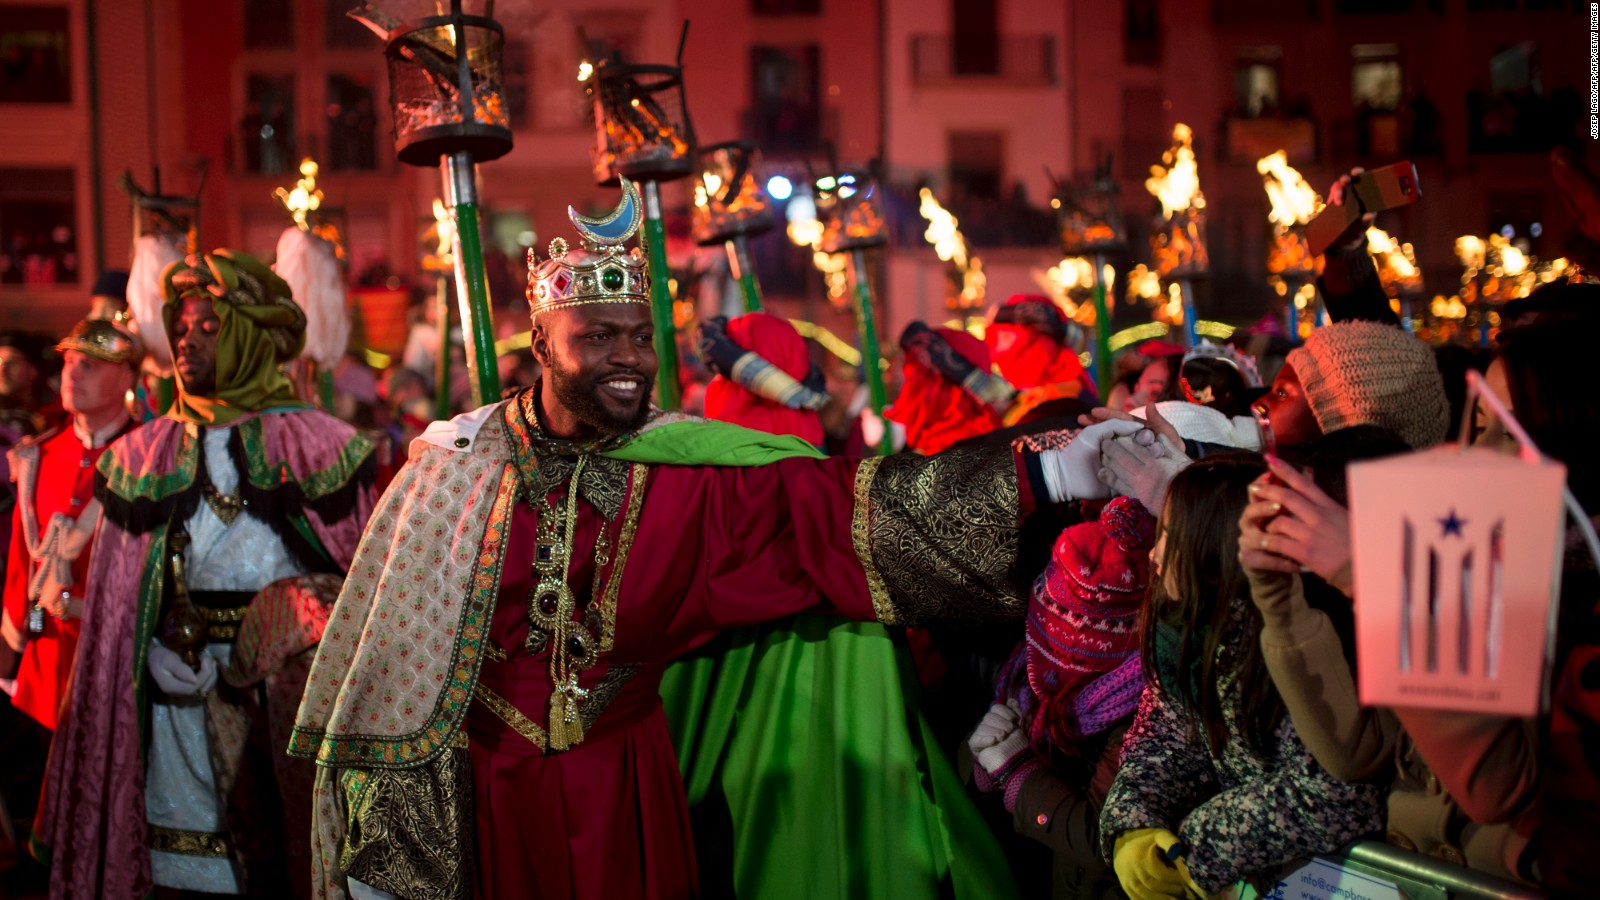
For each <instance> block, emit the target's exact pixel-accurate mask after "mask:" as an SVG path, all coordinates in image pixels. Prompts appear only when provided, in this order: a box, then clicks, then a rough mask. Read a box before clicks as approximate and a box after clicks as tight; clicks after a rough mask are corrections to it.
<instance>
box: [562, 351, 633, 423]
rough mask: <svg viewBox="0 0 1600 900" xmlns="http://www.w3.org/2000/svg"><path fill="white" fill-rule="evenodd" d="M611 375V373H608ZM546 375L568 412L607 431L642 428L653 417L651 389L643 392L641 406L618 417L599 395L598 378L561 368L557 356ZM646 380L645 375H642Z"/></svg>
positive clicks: (581, 420) (583, 421)
mask: <svg viewBox="0 0 1600 900" xmlns="http://www.w3.org/2000/svg"><path fill="white" fill-rule="evenodd" d="M608 374H610V373H608ZM544 377H546V378H548V379H550V388H551V390H554V391H555V394H556V400H558V401H560V403H561V405H562V406H564V407H566V409H567V411H568V412H570V413H572V414H573V415H575V416H577V417H578V421H580V422H582V423H584V424H585V425H588V426H589V427H591V428H594V429H596V430H598V431H601V432H604V433H606V434H616V433H620V432H627V431H634V430H636V429H638V428H640V427H642V426H643V425H644V423H645V421H646V420H647V419H648V418H649V417H650V392H649V391H648V390H646V391H643V392H642V393H641V396H640V397H639V408H638V409H636V410H634V411H633V412H632V413H629V414H627V415H623V416H618V415H616V414H615V413H613V412H612V411H611V410H610V409H608V408H606V405H605V404H604V403H602V402H601V401H600V398H599V397H598V396H596V395H597V394H598V392H599V390H600V384H599V381H598V380H597V379H585V378H583V377H582V376H580V375H578V373H576V372H573V371H571V370H568V369H564V368H562V367H561V363H560V362H558V361H557V360H556V359H555V358H552V359H551V360H550V365H548V366H546V367H545V371H544ZM640 381H641V383H647V382H644V379H643V377H642V376H641V378H640Z"/></svg>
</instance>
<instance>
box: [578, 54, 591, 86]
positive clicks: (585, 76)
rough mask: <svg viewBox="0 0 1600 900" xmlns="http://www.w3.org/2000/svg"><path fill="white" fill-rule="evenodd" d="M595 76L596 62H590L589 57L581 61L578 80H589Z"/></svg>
mask: <svg viewBox="0 0 1600 900" xmlns="http://www.w3.org/2000/svg"><path fill="white" fill-rule="evenodd" d="M593 77H594V63H592V62H589V61H588V60H587V59H586V60H584V61H583V62H581V63H578V80H579V81H588V80H589V79H590V78H593Z"/></svg>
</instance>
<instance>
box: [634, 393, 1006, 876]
mask: <svg viewBox="0 0 1600 900" xmlns="http://www.w3.org/2000/svg"><path fill="white" fill-rule="evenodd" d="M605 455H607V456H613V457H616V458H619V459H624V460H628V461H630V462H645V463H656V464H667V465H717V466H758V465H765V464H768V463H772V462H777V461H779V460H783V459H791V458H796V457H804V458H810V459H821V458H823V454H822V453H820V452H818V451H817V449H816V448H815V447H813V446H811V445H810V444H808V443H806V442H805V441H803V440H801V439H800V438H797V437H791V436H774V435H770V434H766V433H765V432H759V431H752V430H750V429H746V428H741V427H739V426H737V425H730V424H728V423H724V422H680V423H674V424H670V425H662V426H660V427H657V428H654V429H651V430H650V431H646V432H644V433H642V434H641V435H639V436H638V437H636V438H635V439H634V440H632V441H630V442H629V443H627V444H625V445H623V446H622V447H621V448H619V449H617V450H614V451H611V452H609V453H606V454H605ZM918 691H919V686H918V684H917V677H916V673H915V671H914V670H913V668H912V666H911V665H910V662H909V660H908V659H906V658H905V657H904V655H903V653H902V652H901V651H900V650H899V649H898V648H897V647H896V645H895V644H894V642H893V641H892V640H891V639H890V637H889V633H888V630H887V629H886V628H885V627H884V626H883V625H880V624H878V623H876V622H851V621H847V620H845V619H841V618H838V617H833V616H820V615H802V616H795V617H792V618H790V619H787V620H785V621H782V622H776V623H773V624H770V625H766V626H760V627H752V628H740V629H736V630H734V631H732V632H729V633H727V634H725V635H724V636H723V637H722V638H720V639H718V640H717V641H715V642H713V644H712V645H711V646H710V647H709V648H707V649H705V650H702V651H700V652H699V653H697V654H695V655H692V656H690V657H687V658H685V659H683V660H680V661H679V662H677V663H674V664H673V665H672V666H671V667H670V668H668V670H667V672H666V674H665V676H664V677H663V678H662V680H661V697H662V703H663V704H664V706H665V708H666V712H667V721H668V727H669V729H670V731H671V734H672V735H673V739H674V742H675V744H676V746H677V751H678V762H679V765H680V766H681V767H682V769H683V776H684V787H685V789H686V792H687V794H688V799H689V807H690V819H691V821H692V822H693V824H694V830H695V844H696V847H697V849H698V852H699V855H700V860H701V869H700V880H701V889H702V892H703V893H705V895H706V896H724V895H733V896H739V897H746V898H760V900H819V898H828V897H894V898H897V900H938V898H944V897H949V896H952V895H953V896H955V897H958V898H979V897H982V898H1010V897H1016V896H1017V890H1016V886H1015V882H1014V881H1013V879H1012V876H1011V873H1010V867H1009V865H1008V863H1007V861H1006V859H1005V857H1004V855H1003V854H1002V853H1001V851H1000V847H999V845H998V844H997V843H996V842H995V839H994V836H993V834H991V833H990V831H989V829H988V826H987V825H986V824H985V823H984V821H983V819H982V817H981V816H980V815H979V813H978V811H977V809H976V808H975V807H974V806H973V805H972V801H971V800H970V799H969V798H968V796H967V794H966V791H965V789H964V787H963V786H962V784H961V781H960V779H959V778H958V777H957V775H956V773H955V769H954V768H953V767H952V766H951V764H950V761H949V760H948V759H947V758H946V757H945V755H944V754H943V753H942V752H940V750H939V749H938V745H937V741H936V740H935V738H934V735H933V732H932V730H931V729H930V728H929V727H928V724H927V721H926V720H925V719H924V718H923V716H922V713H921V711H920V709H919V708H918V697H917V694H918Z"/></svg>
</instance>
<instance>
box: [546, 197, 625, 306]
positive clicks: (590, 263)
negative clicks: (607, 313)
mask: <svg viewBox="0 0 1600 900" xmlns="http://www.w3.org/2000/svg"><path fill="white" fill-rule="evenodd" d="M567 217H568V218H570V219H571V220H572V224H573V227H575V228H577V229H578V234H580V235H582V236H583V249H581V250H571V249H569V248H568V247H567V242H566V241H565V240H563V239H562V238H556V239H555V240H553V241H551V242H550V258H549V259H547V260H545V261H544V262H542V263H541V262H539V258H538V256H537V255H536V254H535V253H534V252H533V251H532V250H529V251H528V305H529V306H530V307H532V309H533V311H534V312H540V311H541V310H547V309H561V308H563V307H567V306H581V305H584V304H588V303H644V304H648V303H649V302H650V274H649V270H648V268H647V267H646V265H645V256H644V254H643V253H641V252H639V248H637V247H634V248H632V249H624V247H623V245H624V244H625V243H627V241H628V239H629V238H631V237H633V235H634V233H635V232H637V231H638V230H639V223H640V222H641V221H643V219H644V204H643V202H641V201H640V199H639V189H638V188H637V187H635V186H634V184H633V182H631V181H629V180H628V179H626V178H623V179H622V201H621V202H620V203H618V204H617V208H616V209H614V210H612V211H611V213H610V215H606V216H602V217H600V218H592V217H590V216H584V215H579V214H578V211H577V210H576V209H573V208H572V207H570V206H569V207H567Z"/></svg>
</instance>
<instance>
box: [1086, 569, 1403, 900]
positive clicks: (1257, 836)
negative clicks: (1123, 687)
mask: <svg viewBox="0 0 1600 900" xmlns="http://www.w3.org/2000/svg"><path fill="white" fill-rule="evenodd" d="M1249 602H1250V601H1249V600H1246V599H1237V600H1235V601H1234V608H1233V611H1232V615H1231V616H1230V617H1229V620H1228V626H1227V633H1226V634H1225V636H1224V640H1223V641H1222V642H1221V648H1220V649H1219V650H1218V656H1219V661H1220V662H1221V663H1222V666H1221V671H1224V672H1226V671H1229V666H1228V663H1229V662H1230V661H1231V659H1232V657H1234V656H1235V654H1236V653H1237V651H1236V650H1235V649H1234V648H1239V647H1244V646H1247V644H1246V643H1245V642H1246V641H1249V642H1251V643H1254V642H1255V641H1256V640H1257V635H1255V634H1253V633H1251V629H1250V627H1249V625H1248V624H1247V623H1248V620H1247V619H1246V617H1245V604H1248V603H1249ZM1222 689H1223V718H1224V719H1225V720H1226V722H1227V726H1228V740H1227V743H1226V745H1225V746H1224V748H1223V751H1222V754H1221V756H1220V757H1219V756H1214V755H1213V754H1212V753H1211V750H1210V748H1209V747H1208V746H1206V743H1205V741H1204V740H1203V739H1202V740H1198V741H1192V740H1191V739H1190V738H1189V736H1188V731H1187V729H1186V727H1185V723H1184V715H1183V710H1182V708H1181V706H1180V705H1179V704H1178V703H1177V701H1176V700H1175V699H1174V698H1172V697H1169V696H1164V695H1162V694H1159V693H1157V692H1156V689H1155V688H1154V687H1150V686H1147V687H1146V688H1145V690H1144V695H1143V697H1142V698H1141V699H1140V702H1139V712H1138V714H1137V715H1135V717H1134V720H1133V725H1132V726H1131V727H1130V728H1129V729H1128V734H1127V737H1126V738H1125V739H1124V740H1123V744H1122V768H1121V770H1120V771H1119V772H1118V773H1117V779H1116V781H1115V782H1113V783H1112V785H1111V792H1110V793H1109V794H1108V795H1107V797H1106V802H1105V807H1104V808H1103V809H1102V811H1101V814H1100V842H1101V852H1102V853H1104V854H1105V856H1106V858H1107V859H1108V860H1109V859H1110V858H1111V853H1112V848H1113V846H1114V845H1115V843H1116V839H1117V837H1118V836H1119V835H1121V834H1122V833H1124V832H1127V831H1132V830H1134V829H1138V828H1166V829H1168V830H1170V831H1172V832H1174V833H1176V834H1177V835H1178V836H1179V837H1180V838H1182V839H1183V841H1184V842H1185V843H1187V844H1188V846H1189V853H1188V855H1187V856H1186V857H1185V862H1186V863H1187V865H1188V867H1189V873H1190V875H1191V876H1192V877H1193V878H1194V880H1195V881H1196V882H1198V883H1199V884H1200V886H1201V887H1203V888H1205V889H1206V890H1207V891H1209V892H1212V893H1215V892H1217V891H1221V890H1223V889H1224V888H1226V887H1228V886H1229V885H1231V884H1233V883H1234V882H1236V881H1238V880H1239V879H1241V878H1244V879H1250V880H1265V879H1271V878H1272V877H1273V876H1275V875H1276V874H1277V870H1278V868H1279V867H1280V866H1282V865H1283V864H1284V863H1288V862H1290V861H1292V860H1295V859H1298V858H1301V857H1307V856H1311V855H1313V854H1317V853H1329V852H1332V851H1334V850H1337V849H1338V848H1340V847H1342V846H1344V845H1345V844H1348V843H1349V842H1351V841H1352V840H1354V839H1356V838H1358V837H1360V836H1362V835H1364V834H1367V833H1368V832H1376V831H1381V829H1382V827H1383V796H1384V790H1383V788H1382V787H1380V786H1378V785H1374V784H1346V783H1345V782H1342V781H1339V780H1338V779H1336V778H1334V777H1333V776H1332V775H1329V774H1328V772H1327V771H1326V770H1324V769H1323V768H1322V766H1321V765H1319V764H1318V763H1317V761H1316V760H1315V759H1314V758H1313V757H1312V755H1311V753H1310V751H1308V750H1306V747H1305V745H1304V744H1302V743H1301V742H1300V738H1299V736H1298V735H1296V734H1295V730H1294V725H1293V723H1292V722H1291V721H1290V720H1289V716H1288V714H1287V713H1285V714H1284V715H1283V716H1282V717H1281V719H1280V720H1279V722H1278V726H1277V728H1276V729H1275V730H1274V732H1273V735H1274V746H1273V750H1272V753H1271V755H1269V756H1260V755H1258V754H1256V753H1255V752H1254V751H1252V750H1251V749H1250V747H1249V745H1248V744H1247V743H1246V741H1245V737H1244V732H1243V728H1242V725H1243V721H1244V720H1245V718H1246V715H1245V714H1246V711H1245V710H1243V709H1242V708H1241V706H1242V704H1241V702H1240V698H1239V695H1238V692H1237V690H1236V685H1235V683H1234V682H1233V680H1232V679H1231V678H1230V677H1228V676H1224V677H1223V685H1222Z"/></svg>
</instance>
